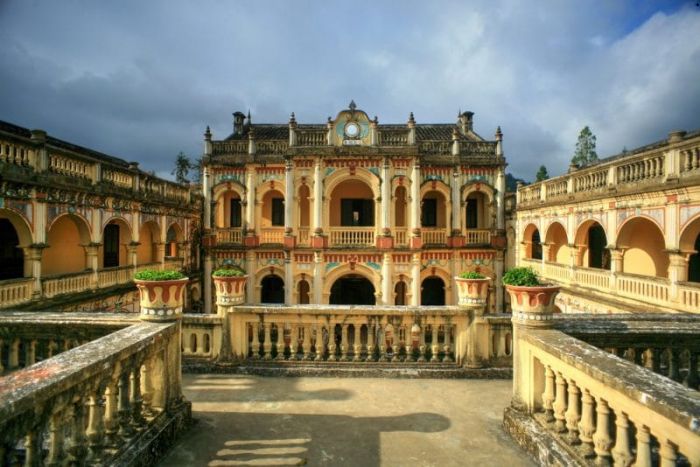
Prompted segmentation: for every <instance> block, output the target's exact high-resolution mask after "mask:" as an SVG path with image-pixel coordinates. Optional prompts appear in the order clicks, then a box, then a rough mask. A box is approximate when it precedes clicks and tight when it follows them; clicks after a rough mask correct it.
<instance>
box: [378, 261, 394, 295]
mask: <svg viewBox="0 0 700 467" xmlns="http://www.w3.org/2000/svg"><path fill="white" fill-rule="evenodd" d="M391 270H392V261H391V253H384V259H383V261H382V299H381V302H380V303H382V304H384V305H393V304H394V300H393V298H394V294H393V290H392V286H391V285H392V271H391Z"/></svg>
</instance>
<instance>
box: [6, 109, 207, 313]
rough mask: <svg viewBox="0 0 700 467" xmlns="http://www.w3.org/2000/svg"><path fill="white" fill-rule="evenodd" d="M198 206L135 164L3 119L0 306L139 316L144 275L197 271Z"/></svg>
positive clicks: (181, 189)
mask: <svg viewBox="0 0 700 467" xmlns="http://www.w3.org/2000/svg"><path fill="white" fill-rule="evenodd" d="M200 203H201V199H200V198H199V195H198V194H197V193H191V192H190V189H189V187H186V186H183V185H180V184H177V183H173V182H169V181H166V180H162V179H159V178H157V177H154V176H153V175H150V174H148V173H146V172H144V171H143V170H140V169H139V168H138V163H136V162H126V161H124V160H121V159H118V158H115V157H112V156H108V155H106V154H102V153H99V152H97V151H94V150H91V149H87V148H83V147H80V146H77V145H75V144H72V143H68V142H66V141H63V140H60V139H57V138H54V137H51V136H49V135H47V134H46V132H44V131H42V130H28V129H26V128H22V127H19V126H16V125H12V124H10V123H5V122H0V307H5V308H7V307H11V308H13V309H18V308H32V309H51V310H95V309H97V310H118V311H119V310H126V311H138V300H135V298H137V297H136V295H137V294H136V293H135V288H134V285H133V282H132V279H133V274H134V273H135V272H136V271H138V270H140V269H145V268H172V269H185V270H187V271H190V272H192V271H197V270H198V262H199V250H198V247H196V242H197V240H198V234H197V232H198V231H199V226H200V218H201V210H200V208H199V205H200ZM193 242H194V243H193ZM193 244H194V245H195V248H193ZM191 276H192V277H193V281H192V284H191V285H192V286H191V287H190V289H189V290H190V291H191V292H192V293H190V294H189V295H188V296H189V297H190V298H193V299H194V301H195V302H197V301H198V300H200V299H201V294H200V290H201V287H200V286H199V285H198V283H199V278H198V276H197V274H191ZM188 300H189V299H188Z"/></svg>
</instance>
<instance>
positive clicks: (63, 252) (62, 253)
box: [41, 216, 87, 276]
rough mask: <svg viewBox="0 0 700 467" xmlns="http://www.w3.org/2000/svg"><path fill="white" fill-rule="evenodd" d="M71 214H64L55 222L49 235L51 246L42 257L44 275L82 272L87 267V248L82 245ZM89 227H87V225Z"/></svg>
mask: <svg viewBox="0 0 700 467" xmlns="http://www.w3.org/2000/svg"><path fill="white" fill-rule="evenodd" d="M76 222H79V221H76V220H74V219H73V218H71V217H70V216H62V217H60V218H59V219H58V220H56V222H54V223H53V225H52V226H51V229H50V230H49V234H48V236H47V243H48V244H49V248H46V249H45V250H44V252H43V254H42V257H41V271H42V274H43V275H47V276H50V275H53V274H67V273H70V272H80V271H83V270H85V268H86V255H85V248H83V246H81V243H82V242H81V238H80V231H79V230H78V225H77V224H76ZM85 229H87V227H85Z"/></svg>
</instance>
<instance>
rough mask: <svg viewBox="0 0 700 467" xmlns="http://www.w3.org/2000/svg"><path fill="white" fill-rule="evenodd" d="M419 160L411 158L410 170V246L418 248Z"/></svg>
mask: <svg viewBox="0 0 700 467" xmlns="http://www.w3.org/2000/svg"><path fill="white" fill-rule="evenodd" d="M420 184H421V173H420V162H419V161H418V159H414V160H413V170H412V171H411V200H410V201H411V202H410V206H411V240H410V246H411V248H414V249H418V248H421V247H422V246H423V242H422V240H421V232H420V228H421V222H420V204H421V199H420Z"/></svg>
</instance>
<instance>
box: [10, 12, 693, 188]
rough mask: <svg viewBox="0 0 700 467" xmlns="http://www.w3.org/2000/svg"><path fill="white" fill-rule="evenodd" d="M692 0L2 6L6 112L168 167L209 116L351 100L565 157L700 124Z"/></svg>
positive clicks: (316, 114)
mask: <svg viewBox="0 0 700 467" xmlns="http://www.w3.org/2000/svg"><path fill="white" fill-rule="evenodd" d="M698 31H700V8H699V7H697V6H696V2H694V1H676V2H671V1H648V0H638V1H632V0H630V1H622V0H620V1H612V2H611V1H593V0H591V1H576V2H574V1H560V0H551V1H538V2H522V1H471V2H451V1H431V2H420V1H405V0H404V1H399V0H396V1H384V2H372V1H359V0H356V1H353V2H347V1H342V2H341V1H335V0H332V1H325V2H321V1H318V2H311V1H303V0H299V1H295V2H288V1H270V2H255V1H236V2H228V1H223V0H222V1H208V2H194V1H189V2H186V1H165V0H163V1H149V2H137V1H120V2H107V1H77V0H64V1H61V2H52V1H7V0H6V1H3V2H0V41H1V43H2V44H3V47H2V48H0V83H1V84H0V119H2V120H8V121H10V122H13V123H16V124H19V125H22V126H26V127H30V128H43V129H45V130H47V131H48V132H49V133H50V134H52V135H54V136H57V137H60V138H63V139H66V140H69V141H71V142H74V143H77V144H81V145H84V146H88V147H91V148H94V149H98V150H101V151H103V152H107V153H109V154H112V155H115V156H118V157H122V158H124V159H127V160H137V161H140V162H141V166H142V167H143V168H144V169H146V170H155V171H157V172H158V173H159V174H166V173H168V172H169V170H170V168H171V167H172V164H173V160H174V158H175V155H176V154H177V153H178V152H179V151H185V152H186V153H188V154H190V155H192V156H197V155H199V154H200V153H201V150H202V133H203V131H204V128H205V127H206V125H210V126H211V128H212V131H213V132H214V134H215V138H223V137H225V136H226V135H227V134H228V133H229V132H230V130H231V113H232V112H234V111H236V110H242V111H244V112H247V111H248V109H250V111H251V113H252V115H253V121H254V122H279V123H284V122H286V121H287V120H288V117H289V114H290V112H292V111H293V112H295V113H296V116H297V120H298V121H299V122H302V123H303V122H323V121H325V119H326V117H327V116H329V115H335V114H336V113H337V111H338V110H340V109H341V108H344V107H346V106H347V104H348V102H349V101H350V99H354V100H355V102H357V104H358V107H360V108H362V109H363V110H365V111H367V113H368V114H370V115H371V116H374V115H377V116H378V118H379V121H380V123H382V122H383V123H403V122H405V121H406V120H407V118H408V114H409V112H411V111H412V112H414V114H415V117H416V120H417V121H418V123H437V122H453V121H455V120H456V116H457V112H458V110H460V109H461V110H471V111H473V112H475V129H476V131H477V132H479V133H480V134H481V135H482V136H484V137H487V138H492V137H493V134H494V132H495V129H496V126H498V125H500V126H501V127H502V129H503V132H504V134H505V150H506V157H507V158H508V162H509V165H510V167H509V170H511V171H512V172H513V173H514V174H515V175H516V176H519V177H523V178H525V179H528V180H529V179H532V178H533V177H534V174H535V172H536V170H537V167H538V166H539V165H540V164H542V163H544V164H545V165H547V167H548V168H549V172H550V174H558V173H561V172H563V171H564V170H566V167H567V165H568V161H569V160H570V158H571V154H572V152H573V148H574V145H575V142H576V137H577V135H578V132H579V130H580V129H581V128H582V127H583V126H585V125H589V126H590V127H591V129H592V130H593V132H594V133H595V134H596V135H597V137H598V153H599V154H600V155H601V156H605V155H611V154H614V153H617V152H619V151H621V150H622V149H623V147H627V148H629V149H632V148H634V147H636V146H640V145H643V144H646V143H650V142H653V141H656V140H658V139H662V138H664V137H665V136H666V135H667V133H668V132H669V131H671V130H674V129H686V130H690V129H697V128H700V79H699V77H700V40H698Z"/></svg>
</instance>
